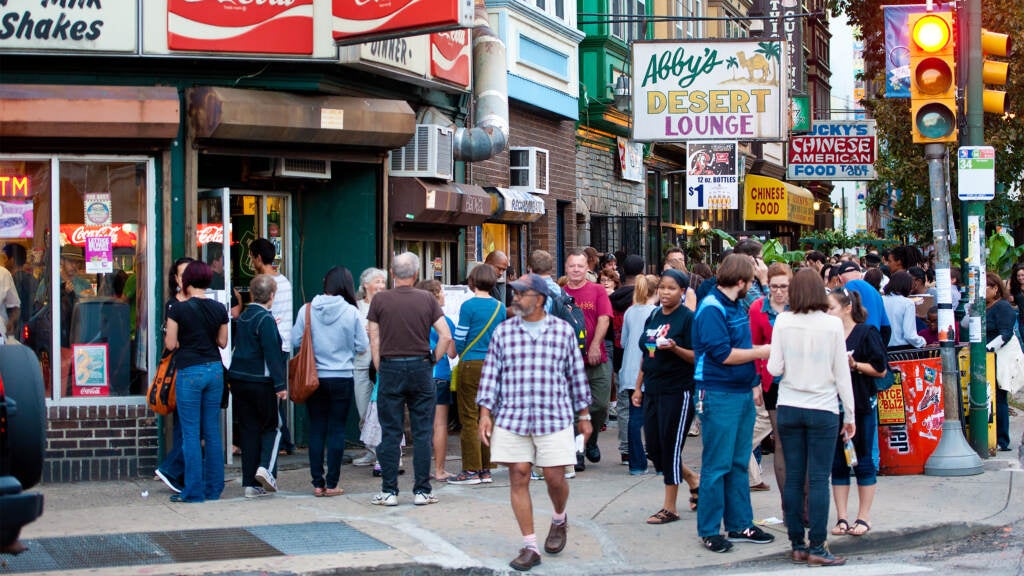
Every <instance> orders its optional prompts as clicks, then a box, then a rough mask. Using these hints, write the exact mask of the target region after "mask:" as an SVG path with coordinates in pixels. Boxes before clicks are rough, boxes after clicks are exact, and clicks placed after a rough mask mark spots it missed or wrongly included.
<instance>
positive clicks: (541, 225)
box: [466, 101, 576, 272]
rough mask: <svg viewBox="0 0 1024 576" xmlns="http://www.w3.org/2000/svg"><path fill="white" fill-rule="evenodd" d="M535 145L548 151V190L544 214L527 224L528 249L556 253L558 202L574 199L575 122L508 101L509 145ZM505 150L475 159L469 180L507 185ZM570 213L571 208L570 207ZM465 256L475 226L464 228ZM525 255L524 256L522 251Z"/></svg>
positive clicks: (569, 242) (569, 227) (569, 228)
mask: <svg viewBox="0 0 1024 576" xmlns="http://www.w3.org/2000/svg"><path fill="white" fill-rule="evenodd" d="M513 146H535V147H537V148H544V149H547V151H548V190H549V192H548V194H547V195H546V196H542V197H543V198H544V210H545V212H546V213H545V215H544V217H543V218H541V219H540V220H537V221H536V222H533V223H531V224H530V225H529V234H528V238H527V252H530V251H532V250H547V251H549V252H551V253H552V254H554V253H555V251H556V250H557V248H556V247H555V236H556V222H555V220H556V218H557V215H558V209H557V202H558V201H559V200H561V201H566V202H575V201H576V139H575V123H574V122H573V121H572V120H566V119H564V118H561V117H553V116H545V115H542V114H539V113H537V112H535V111H532V110H527V109H525V108H524V107H521V106H517V105H516V103H515V102H514V101H513V102H510V103H509V147H513ZM508 163H509V159H508V150H506V151H504V152H502V153H501V154H499V155H497V156H495V157H494V158H491V159H490V160H485V161H483V162H474V163H473V164H472V165H471V166H470V167H469V171H468V174H469V176H468V179H469V182H470V183H472V184H477V185H480V186H502V187H505V186H508V184H509V173H508ZM569 213H570V215H571V213H572V210H570V211H569ZM572 226H573V223H572V222H567V223H566V232H567V236H568V238H567V239H566V240H567V248H571V247H572V246H574V237H573V234H572V230H573V228H572ZM466 236H467V242H466V257H467V259H468V260H472V259H473V258H474V255H475V253H476V230H475V228H469V229H467V231H466ZM523 256H524V259H525V255H523ZM517 272H518V270H517Z"/></svg>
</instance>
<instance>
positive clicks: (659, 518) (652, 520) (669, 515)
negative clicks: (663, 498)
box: [647, 508, 679, 524]
mask: <svg viewBox="0 0 1024 576" xmlns="http://www.w3.org/2000/svg"><path fill="white" fill-rule="evenodd" d="M676 520H679V514H676V513H675V512H669V511H668V510H665V509H664V508H662V509H661V510H658V511H657V512H655V513H654V514H652V515H651V516H650V517H649V518H648V519H647V523H648V524H668V523H669V522H675V521H676Z"/></svg>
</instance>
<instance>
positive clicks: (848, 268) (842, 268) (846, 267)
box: [836, 260, 861, 275]
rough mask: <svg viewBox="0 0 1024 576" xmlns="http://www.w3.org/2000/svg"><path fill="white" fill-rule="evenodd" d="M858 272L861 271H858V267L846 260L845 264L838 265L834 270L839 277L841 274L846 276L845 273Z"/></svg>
mask: <svg viewBox="0 0 1024 576" xmlns="http://www.w3.org/2000/svg"><path fill="white" fill-rule="evenodd" d="M860 271H861V270H860V266H857V264H856V263H854V262H850V261H849V260H847V261H845V262H840V263H839V266H838V270H836V274H840V275H841V274H846V273H847V272H860Z"/></svg>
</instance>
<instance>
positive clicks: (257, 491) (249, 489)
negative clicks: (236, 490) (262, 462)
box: [245, 486, 270, 498]
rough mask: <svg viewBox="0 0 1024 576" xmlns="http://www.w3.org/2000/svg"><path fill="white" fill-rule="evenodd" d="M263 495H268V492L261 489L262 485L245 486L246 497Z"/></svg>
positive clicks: (260, 496)
mask: <svg viewBox="0 0 1024 576" xmlns="http://www.w3.org/2000/svg"><path fill="white" fill-rule="evenodd" d="M263 496H270V492H267V491H266V490H264V489H263V487H262V486H246V487H245V497H246V498H262V497H263Z"/></svg>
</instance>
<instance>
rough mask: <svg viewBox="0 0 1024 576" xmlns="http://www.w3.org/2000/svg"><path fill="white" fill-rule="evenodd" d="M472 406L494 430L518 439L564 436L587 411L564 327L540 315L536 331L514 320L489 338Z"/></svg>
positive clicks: (580, 372)
mask: <svg viewBox="0 0 1024 576" xmlns="http://www.w3.org/2000/svg"><path fill="white" fill-rule="evenodd" d="M476 403H477V404H479V405H480V406H481V407H483V408H487V409H488V410H490V411H491V414H492V417H493V419H494V425H495V426H500V427H501V428H504V429H505V430H508V431H510V432H512V433H514V434H519V435H520V436H543V435H546V434H554V433H555V432H558V431H561V430H564V429H566V428H568V427H570V426H572V423H573V413H574V412H578V411H580V410H583V409H584V408H586V407H588V406H589V405H590V386H589V384H588V383H587V375H586V371H585V370H584V367H583V357H582V356H581V355H580V353H579V352H578V350H577V344H576V336H575V335H574V334H573V333H572V328H571V327H570V326H569V325H568V324H567V323H565V322H563V321H561V320H559V319H557V318H555V317H553V316H550V315H545V316H544V318H543V319H542V320H540V322H539V327H538V329H537V330H536V331H533V330H527V328H526V326H525V324H524V322H523V320H522V318H520V317H518V316H516V317H513V318H509V319H508V320H506V321H504V322H502V323H501V324H499V325H498V327H497V328H495V330H494V334H493V335H492V336H491V345H490V349H489V350H488V352H487V358H486V359H485V360H484V367H483V372H482V373H481V375H480V390H479V391H478V392H477V396H476Z"/></svg>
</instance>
